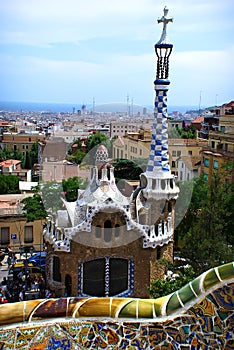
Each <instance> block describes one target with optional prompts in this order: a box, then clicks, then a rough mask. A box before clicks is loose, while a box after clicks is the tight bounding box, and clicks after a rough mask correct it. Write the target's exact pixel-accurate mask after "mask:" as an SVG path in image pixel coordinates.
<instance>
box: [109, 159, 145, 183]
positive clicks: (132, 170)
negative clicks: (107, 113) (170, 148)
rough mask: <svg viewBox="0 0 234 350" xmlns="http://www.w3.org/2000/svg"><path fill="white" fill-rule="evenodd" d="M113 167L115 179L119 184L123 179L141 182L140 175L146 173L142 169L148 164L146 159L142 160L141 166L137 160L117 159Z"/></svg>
mask: <svg viewBox="0 0 234 350" xmlns="http://www.w3.org/2000/svg"><path fill="white" fill-rule="evenodd" d="M113 166H114V169H115V178H116V181H117V182H118V181H119V180H121V179H126V180H139V176H140V174H141V173H142V172H144V170H143V169H142V168H143V167H145V166H146V163H145V159H141V164H139V162H137V160H136V161H133V160H128V159H115V160H114V162H113Z"/></svg>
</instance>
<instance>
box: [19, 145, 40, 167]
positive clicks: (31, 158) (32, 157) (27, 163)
mask: <svg viewBox="0 0 234 350" xmlns="http://www.w3.org/2000/svg"><path fill="white" fill-rule="evenodd" d="M37 163H38V141H36V142H34V143H33V144H32V147H31V149H30V150H29V151H28V152H26V156H25V159H24V163H23V166H22V167H23V168H24V169H32V168H33V166H34V164H37Z"/></svg>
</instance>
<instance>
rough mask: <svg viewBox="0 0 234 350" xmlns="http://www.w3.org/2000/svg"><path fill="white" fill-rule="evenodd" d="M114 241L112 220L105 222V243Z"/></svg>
mask: <svg viewBox="0 0 234 350" xmlns="http://www.w3.org/2000/svg"><path fill="white" fill-rule="evenodd" d="M111 239H112V224H111V221H110V220H106V221H105V222H104V241H105V242H107V243H109V242H111Z"/></svg>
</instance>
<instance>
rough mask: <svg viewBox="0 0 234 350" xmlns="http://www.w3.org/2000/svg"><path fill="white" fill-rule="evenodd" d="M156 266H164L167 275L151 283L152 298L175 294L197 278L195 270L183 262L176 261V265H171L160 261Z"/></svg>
mask: <svg viewBox="0 0 234 350" xmlns="http://www.w3.org/2000/svg"><path fill="white" fill-rule="evenodd" d="M156 264H160V265H164V266H165V268H166V273H165V277H164V278H157V279H156V280H154V281H152V282H151V285H150V287H149V293H150V297H151V298H159V297H162V296H165V295H168V294H170V293H173V292H175V291H177V290H178V289H180V288H181V287H183V286H185V285H186V284H187V283H189V282H190V281H192V280H193V279H194V278H195V272H194V270H193V268H192V267H191V266H188V265H184V261H183V260H176V261H175V262H174V263H170V262H168V261H166V260H163V259H160V260H158V261H157V262H156Z"/></svg>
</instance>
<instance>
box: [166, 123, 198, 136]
mask: <svg viewBox="0 0 234 350" xmlns="http://www.w3.org/2000/svg"><path fill="white" fill-rule="evenodd" d="M196 135H197V132H196V129H195V127H194V126H193V125H189V126H188V127H187V128H186V129H181V128H179V127H176V128H171V129H170V130H168V137H169V138H182V139H195V138H196V137H197V136H196Z"/></svg>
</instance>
